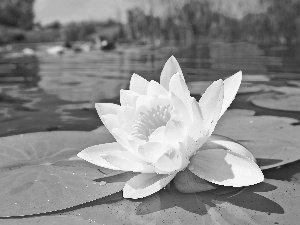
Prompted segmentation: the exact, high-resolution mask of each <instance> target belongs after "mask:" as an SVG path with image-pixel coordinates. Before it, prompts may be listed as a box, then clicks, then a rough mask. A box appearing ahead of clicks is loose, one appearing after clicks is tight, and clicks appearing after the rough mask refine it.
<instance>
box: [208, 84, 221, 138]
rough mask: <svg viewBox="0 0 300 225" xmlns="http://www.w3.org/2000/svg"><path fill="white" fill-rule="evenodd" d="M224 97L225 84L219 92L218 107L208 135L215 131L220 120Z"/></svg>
mask: <svg viewBox="0 0 300 225" xmlns="http://www.w3.org/2000/svg"><path fill="white" fill-rule="evenodd" d="M223 99H224V86H223V85H222V86H221V90H220V93H219V98H218V100H217V104H216V108H215V111H214V114H213V117H212V121H211V124H210V126H209V130H208V135H209V136H210V135H211V134H212V132H213V131H214V129H215V127H216V125H217V122H218V120H219V119H220V113H221V110H222V105H223Z"/></svg>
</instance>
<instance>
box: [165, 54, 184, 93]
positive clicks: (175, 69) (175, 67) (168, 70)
mask: <svg viewBox="0 0 300 225" xmlns="http://www.w3.org/2000/svg"><path fill="white" fill-rule="evenodd" d="M175 73H179V74H181V75H182V71H181V68H180V66H179V63H178V62H177V60H176V58H175V57H174V56H171V57H170V58H169V59H168V61H167V62H166V64H165V66H164V68H163V70H162V72H161V75H160V84H161V85H162V86H163V87H165V89H166V90H169V82H170V79H171V77H172V76H173V75H174V74H175Z"/></svg>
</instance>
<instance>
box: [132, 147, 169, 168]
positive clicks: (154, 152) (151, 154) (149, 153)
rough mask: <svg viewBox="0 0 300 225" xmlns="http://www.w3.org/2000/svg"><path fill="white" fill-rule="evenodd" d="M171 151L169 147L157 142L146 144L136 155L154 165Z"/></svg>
mask: <svg viewBox="0 0 300 225" xmlns="http://www.w3.org/2000/svg"><path fill="white" fill-rule="evenodd" d="M169 150H171V148H170V146H168V145H166V144H163V143H159V142H147V143H145V144H143V145H141V146H140V147H139V149H138V154H139V156H140V157H142V158H143V159H144V160H146V161H148V162H150V163H156V162H157V160H158V159H159V158H160V157H161V156H162V155H163V154H165V153H166V152H168V151H169Z"/></svg>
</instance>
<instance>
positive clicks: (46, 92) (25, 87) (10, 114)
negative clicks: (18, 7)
mask: <svg viewBox="0 0 300 225" xmlns="http://www.w3.org/2000/svg"><path fill="white" fill-rule="evenodd" d="M18 47H19V48H21V47H22V46H18ZM47 47H49V45H48V46H47V45H36V46H34V48H35V49H37V52H36V54H35V55H34V56H26V55H22V54H20V53H17V52H13V53H9V54H2V55H0V122H1V128H0V135H1V136H7V135H12V134H17V133H27V132H35V131H45V130H57V129H58V130H92V129H94V128H96V127H97V126H99V125H101V121H100V120H99V119H98V116H97V115H96V111H95V110H94V103H95V102H114V103H119V91H120V89H127V88H128V86H129V80H130V77H131V75H132V74H133V73H137V74H139V75H142V76H143V77H145V78H146V79H147V80H151V79H153V80H156V81H158V80H159V76H160V72H161V69H162V67H163V65H164V63H165V61H166V60H167V59H168V58H169V57H170V56H171V55H175V57H176V58H177V59H178V61H179V63H180V65H181V67H182V69H183V72H184V74H185V79H186V81H187V82H191V81H199V80H206V81H212V80H216V79H218V78H224V77H227V76H230V75H232V74H234V73H235V72H237V71H239V70H242V71H243V74H245V76H244V78H245V79H246V80H248V81H250V82H254V83H255V82H257V84H259V83H262V82H265V83H268V84H273V85H283V84H284V81H285V80H284V79H293V80H297V79H298V80H299V79H300V78H299V75H298V74H297V73H299V72H300V53H299V52H300V51H299V48H297V47H290V48H288V47H282V46H280V47H278V46H275V47H274V46H273V47H267V48H266V47H264V48H261V47H259V46H257V45H254V44H248V43H222V42H214V43H208V44H194V45H191V46H188V47H181V46H176V47H175V46H163V47H160V48H157V49H150V48H149V47H147V46H131V45H124V46H119V48H118V49H117V50H115V51H111V52H101V51H92V52H86V53H74V52H67V53H66V54H64V55H59V56H53V55H47V54H46V49H47ZM195 97H196V96H195ZM198 97H199V96H198ZM243 98H244V97H243V96H242V97H239V98H238V99H237V100H238V101H239V100H240V103H239V102H238V101H237V102H238V103H236V104H234V105H233V106H234V107H236V108H239V107H241V108H251V109H256V108H253V107H254V106H251V105H250V104H249V103H247V104H245V103H242V102H241V101H242V100H243ZM259 110H260V113H263V112H265V113H268V111H267V110H265V111H263V110H264V109H259ZM292 116H293V115H292Z"/></svg>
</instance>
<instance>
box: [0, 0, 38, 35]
mask: <svg viewBox="0 0 300 225" xmlns="http://www.w3.org/2000/svg"><path fill="white" fill-rule="evenodd" d="M33 3H34V0H1V1H0V25H4V26H9V27H15V28H22V29H31V28H32V27H33V19H34V14H33Z"/></svg>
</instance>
